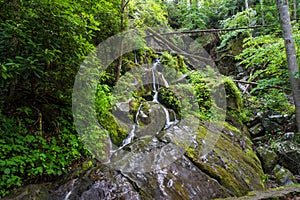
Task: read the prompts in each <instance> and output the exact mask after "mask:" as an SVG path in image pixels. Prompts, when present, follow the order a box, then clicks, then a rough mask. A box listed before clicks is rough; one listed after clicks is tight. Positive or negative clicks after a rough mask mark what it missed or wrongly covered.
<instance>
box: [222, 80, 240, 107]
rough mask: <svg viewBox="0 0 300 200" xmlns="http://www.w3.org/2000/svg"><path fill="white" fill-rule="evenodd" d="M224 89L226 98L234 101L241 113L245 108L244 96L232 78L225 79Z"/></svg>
mask: <svg viewBox="0 0 300 200" xmlns="http://www.w3.org/2000/svg"><path fill="white" fill-rule="evenodd" d="M224 87H225V91H226V98H227V99H230V100H233V101H234V103H235V106H236V109H237V111H241V109H242V108H243V99H242V94H241V92H240V91H239V89H238V88H237V86H236V85H235V83H234V82H233V81H232V79H231V78H229V77H226V78H225V79H224ZM229 106H230V105H229ZM233 109H234V108H233Z"/></svg>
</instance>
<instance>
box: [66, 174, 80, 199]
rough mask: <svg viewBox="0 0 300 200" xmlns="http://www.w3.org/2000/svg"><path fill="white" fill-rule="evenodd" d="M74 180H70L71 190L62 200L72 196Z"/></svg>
mask: <svg viewBox="0 0 300 200" xmlns="http://www.w3.org/2000/svg"><path fill="white" fill-rule="evenodd" d="M76 180H77V179H74V180H72V186H71V190H70V191H69V192H68V193H67V194H66V196H65V198H64V200H68V199H69V197H70V195H71V194H72V192H73V189H74V184H75V182H76Z"/></svg>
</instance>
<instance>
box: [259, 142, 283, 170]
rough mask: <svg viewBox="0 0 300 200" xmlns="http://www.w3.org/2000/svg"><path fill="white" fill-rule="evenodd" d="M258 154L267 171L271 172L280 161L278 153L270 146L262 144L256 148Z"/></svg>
mask: <svg viewBox="0 0 300 200" xmlns="http://www.w3.org/2000/svg"><path fill="white" fill-rule="evenodd" d="M256 152H257V153H258V156H259V158H260V160H261V162H262V167H263V169H264V171H265V172H266V173H270V172H271V171H272V169H273V168H274V166H275V165H276V163H277V161H278V155H277V153H276V152H275V151H273V150H271V149H270V148H268V146H265V145H261V146H259V147H258V148H257V149H256Z"/></svg>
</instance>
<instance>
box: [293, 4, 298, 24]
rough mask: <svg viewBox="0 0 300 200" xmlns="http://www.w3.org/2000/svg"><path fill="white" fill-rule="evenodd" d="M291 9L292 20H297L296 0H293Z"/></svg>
mask: <svg viewBox="0 0 300 200" xmlns="http://www.w3.org/2000/svg"><path fill="white" fill-rule="evenodd" d="M293 9H294V12H293V20H297V2H296V0H293Z"/></svg>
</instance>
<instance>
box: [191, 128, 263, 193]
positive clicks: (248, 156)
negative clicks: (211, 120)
mask: <svg viewBox="0 0 300 200" xmlns="http://www.w3.org/2000/svg"><path fill="white" fill-rule="evenodd" d="M222 132H223V133H222ZM222 132H221V130H220V128H218V127H217V126H215V128H213V129H212V128H209V129H208V128H207V127H201V128H200V130H199V132H198V135H197V142H198V143H199V145H198V147H197V148H195V149H192V148H190V149H189V150H188V152H187V155H188V157H190V158H191V159H192V160H193V162H194V164H195V165H196V166H197V167H198V168H200V169H201V170H202V171H204V172H205V173H206V174H208V175H209V176H210V177H213V178H214V179H216V180H217V181H218V182H219V183H220V184H221V185H222V186H224V187H225V188H227V189H228V191H230V192H231V193H232V194H233V195H236V196H241V195H244V194H246V193H247V192H248V191H250V190H262V189H264V184H263V182H262V179H261V177H262V176H263V174H264V173H263V169H262V166H261V163H260V161H259V159H258V158H257V156H256V154H255V153H254V151H253V150H252V147H251V145H252V144H251V141H250V139H249V137H248V135H247V134H242V135H243V138H241V132H238V131H236V130H234V129H231V130H230V129H227V130H226V129H223V131H222ZM224 133H225V134H224ZM230 135H231V136H230ZM216 138H218V140H217V141H216ZM233 138H240V140H239V139H237V140H234V139H233ZM204 150H205V151H204Z"/></svg>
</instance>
